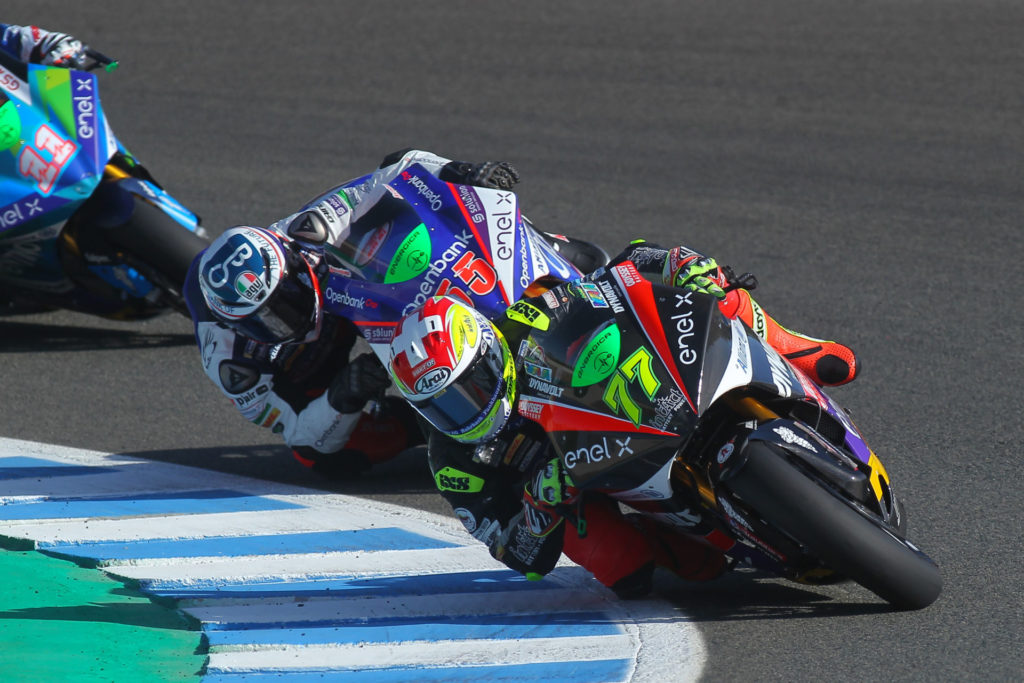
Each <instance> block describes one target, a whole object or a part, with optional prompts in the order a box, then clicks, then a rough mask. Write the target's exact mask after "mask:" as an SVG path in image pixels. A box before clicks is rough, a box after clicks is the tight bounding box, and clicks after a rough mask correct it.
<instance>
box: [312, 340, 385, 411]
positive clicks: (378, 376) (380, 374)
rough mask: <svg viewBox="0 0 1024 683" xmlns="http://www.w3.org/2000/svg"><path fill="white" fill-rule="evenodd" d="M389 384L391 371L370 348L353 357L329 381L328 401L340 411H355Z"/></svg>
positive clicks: (378, 394)
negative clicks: (366, 351) (389, 371)
mask: <svg viewBox="0 0 1024 683" xmlns="http://www.w3.org/2000/svg"><path fill="white" fill-rule="evenodd" d="M390 385H391V375H389V374H388V371H387V370H386V369H384V366H383V365H381V363H380V361H379V360H378V359H377V356H376V355H374V354H373V353H372V352H368V353H364V354H362V355H361V356H356V357H355V358H353V359H352V360H351V361H350V362H349V364H348V365H346V366H345V367H344V368H342V369H341V371H340V372H338V374H337V375H336V376H335V377H334V379H333V380H332V381H331V385H330V386H329V387H328V388H327V402H328V403H329V404H330V405H331V407H332V408H334V409H335V410H337V411H338V412H339V413H356V412H359V411H360V410H362V409H363V406H364V405H366V402H367V401H369V400H370V399H372V398H377V397H379V396H380V395H381V394H383V393H384V391H385V390H386V389H387V388H388V387H389V386H390Z"/></svg>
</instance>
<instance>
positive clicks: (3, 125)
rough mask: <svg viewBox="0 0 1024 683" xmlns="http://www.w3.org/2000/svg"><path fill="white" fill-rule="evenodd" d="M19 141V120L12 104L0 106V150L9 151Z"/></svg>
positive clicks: (6, 103) (7, 103) (15, 108)
mask: <svg viewBox="0 0 1024 683" xmlns="http://www.w3.org/2000/svg"><path fill="white" fill-rule="evenodd" d="M20 140H21V118H20V117H19V116H18V109H17V107H15V106H14V102H4V103H3V104H2V105H0V149H9V148H11V147H13V146H14V145H15V144H17V143H18V142H19V141H20Z"/></svg>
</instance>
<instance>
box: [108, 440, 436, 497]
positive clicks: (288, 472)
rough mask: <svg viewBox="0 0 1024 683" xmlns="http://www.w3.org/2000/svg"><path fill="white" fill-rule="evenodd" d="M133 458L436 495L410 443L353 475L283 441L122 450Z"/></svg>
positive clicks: (355, 490)
mask: <svg viewBox="0 0 1024 683" xmlns="http://www.w3.org/2000/svg"><path fill="white" fill-rule="evenodd" d="M120 454H121V455H127V456H131V457H134V458H142V459H145V460H157V461H161V462H168V463H174V464H177V465H186V466H189V467H199V468H203V469H208V470H214V471H217V472H225V473H228V474H235V475H239V476H244V477H252V478H254V479H262V480H266V481H273V482H278V483H282V484H290V485H294V486H305V487H309V488H314V489H318V490H322V491H328V492H333V493H343V494H348V495H377V496H406V495H413V494H430V495H432V496H437V497H438V498H439V499H440V495H439V494H438V493H437V489H436V488H435V486H434V481H433V478H432V477H431V474H430V469H429V467H428V466H427V458H426V451H425V449H423V448H422V447H421V448H413V449H409V450H406V451H404V452H403V453H401V454H400V455H399V456H398V457H396V458H394V459H392V460H389V461H387V462H384V463H380V464H378V465H375V466H373V467H372V468H371V469H370V470H368V471H366V472H363V473H362V474H359V475H358V476H355V477H351V478H346V479H334V480H331V479H327V478H325V477H323V476H321V475H319V474H316V473H314V472H313V471H311V470H310V469H309V468H307V467H304V466H303V465H301V464H299V463H298V461H296V460H295V459H294V458H293V457H292V455H291V451H290V450H289V449H288V448H287V447H285V446H283V445H282V446H268V445H257V446H211V447H208V448H183V449H179V450H167V449H161V450H157V451H130V452H129V451H125V452H122V453H120Z"/></svg>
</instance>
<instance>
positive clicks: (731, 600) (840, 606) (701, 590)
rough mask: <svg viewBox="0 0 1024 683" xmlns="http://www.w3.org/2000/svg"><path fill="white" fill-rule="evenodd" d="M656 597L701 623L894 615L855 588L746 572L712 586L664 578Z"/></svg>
mask: <svg viewBox="0 0 1024 683" xmlns="http://www.w3.org/2000/svg"><path fill="white" fill-rule="evenodd" d="M655 592H656V594H657V596H658V597H660V598H663V599H665V600H667V601H669V602H671V603H673V604H676V605H678V606H679V607H680V608H681V609H683V610H685V611H686V614H687V615H688V617H689V618H690V619H692V620H693V621H698V622H719V621H721V622H726V621H752V620H760V619H772V620H774V619H820V618H833V617H853V616H864V615H871V614H884V613H888V612H892V611H893V608H892V607H891V606H890V605H888V604H886V603H881V602H860V601H859V600H860V599H863V600H871V599H872V598H874V596H873V595H872V594H871V593H869V592H868V591H867V590H866V589H863V588H860V587H859V586H857V585H856V584H853V583H845V584H839V585H836V586H821V587H810V586H802V585H800V584H797V583H793V582H789V581H786V580H785V579H780V578H776V577H773V576H771V575H768V574H765V573H761V572H753V571H743V570H741V571H736V572H733V573H731V574H727V575H725V576H723V577H722V578H720V579H717V580H715V581H711V582H707V583H695V582H688V581H683V580H681V579H678V578H676V577H674V576H672V575H669V574H667V573H663V572H659V573H658V574H657V575H656V577H655Z"/></svg>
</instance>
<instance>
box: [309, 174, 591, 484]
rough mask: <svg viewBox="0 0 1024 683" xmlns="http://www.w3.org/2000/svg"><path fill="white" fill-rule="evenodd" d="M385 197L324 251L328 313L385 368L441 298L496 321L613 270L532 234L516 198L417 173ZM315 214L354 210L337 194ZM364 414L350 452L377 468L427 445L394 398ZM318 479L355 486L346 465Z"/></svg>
mask: <svg viewBox="0 0 1024 683" xmlns="http://www.w3.org/2000/svg"><path fill="white" fill-rule="evenodd" d="M368 178H369V176H363V177H362V178H356V179H354V180H352V181H349V182H348V183H345V184H344V185H343V186H341V187H348V186H352V185H359V184H360V183H361V182H364V181H365V180H367V179H368ZM387 190H388V192H387V194H386V195H385V196H384V198H383V199H382V200H381V201H379V202H378V203H377V204H375V205H374V208H373V209H371V210H370V211H369V212H368V213H367V214H366V215H365V216H363V217H361V218H360V219H359V220H357V221H355V222H354V223H353V224H352V225H351V227H350V230H349V233H348V235H347V237H346V238H345V240H344V241H343V242H342V243H340V244H337V245H335V246H330V245H329V246H327V247H326V249H327V254H328V263H329V264H330V265H331V268H330V272H329V275H328V279H327V282H326V283H325V285H324V290H323V305H324V308H325V310H327V311H329V312H331V313H333V314H335V315H339V316H342V317H344V318H347V319H348V320H350V321H352V322H353V323H354V324H355V325H356V327H357V329H358V330H359V332H360V334H361V335H362V337H363V339H364V340H365V341H366V342H367V343H368V344H369V346H370V348H371V349H372V350H373V352H374V353H375V354H376V356H377V357H378V358H379V359H380V361H381V363H382V364H384V365H385V366H386V365H387V362H388V354H389V345H390V343H391V340H392V338H393V337H394V331H395V327H396V326H397V325H398V321H399V320H400V319H401V318H402V317H403V316H404V315H405V314H406V313H408V312H409V311H411V310H412V309H413V308H415V307H416V306H419V305H420V304H422V303H423V302H424V301H426V300H427V298H429V297H431V296H434V295H435V294H447V295H449V296H454V297H458V298H459V299H461V300H463V301H465V302H466V303H468V304H470V305H472V306H474V307H476V308H477V309H478V310H480V311H482V312H483V313H484V314H485V315H487V316H492V317H497V316H499V315H501V314H502V313H503V312H504V310H505V309H506V308H507V307H508V306H509V304H511V303H512V302H513V301H516V300H517V299H518V298H520V297H521V296H523V295H524V294H529V293H534V292H538V291H542V290H543V289H545V288H546V287H548V286H550V285H551V284H553V283H555V282H562V281H565V280H571V279H576V278H579V277H581V275H582V274H583V273H584V272H590V271H591V270H594V269H595V268H597V267H599V266H602V265H604V264H606V263H608V260H609V259H608V254H607V253H606V252H605V251H604V249H602V248H601V247H600V246H598V245H597V244H594V243H592V242H589V241H586V240H581V239H576V238H572V237H566V236H564V235H556V234H552V233H547V232H543V231H540V230H537V229H536V228H534V226H533V225H532V223H531V222H530V221H529V219H528V218H526V216H524V215H523V214H522V212H521V211H520V209H519V202H518V198H517V197H516V195H515V193H513V192H511V191H502V190H494V189H488V188H480V187H473V186H469V185H457V184H452V183H447V182H444V181H441V180H438V179H437V178H435V177H434V176H433V175H431V174H430V172H428V171H427V170H426V169H424V168H423V167H422V166H421V165H419V164H413V165H411V166H410V167H409V168H407V169H406V170H405V171H403V172H402V173H401V174H400V175H399V176H398V177H397V178H395V179H393V180H392V181H391V182H389V183H388V185H387ZM325 203H326V204H325ZM314 204H320V205H321V206H325V205H326V206H329V207H331V208H333V210H334V211H336V212H338V213H339V214H343V213H344V212H346V211H347V210H348V209H347V204H345V202H344V200H342V199H341V197H340V195H339V194H338V192H337V190H334V191H330V192H328V193H326V194H325V195H322V196H321V197H319V198H317V199H315V200H314V201H313V202H311V203H310V204H309V205H308V206H307V207H306V208H309V207H310V206H312V205H314ZM367 412H369V413H370V414H371V415H372V416H373V419H367V420H363V421H361V422H360V423H359V425H360V426H359V427H358V428H357V429H356V431H355V433H354V434H353V435H352V438H351V439H350V440H349V442H348V448H350V449H354V450H357V451H361V452H363V453H365V454H367V455H368V456H369V458H370V460H371V462H377V461H383V460H386V459H388V458H390V457H392V455H393V453H394V452H395V451H396V450H401V449H404V448H406V447H409V446H410V445H415V444H418V443H422V442H423V438H422V437H423V435H422V434H421V433H419V432H418V431H417V430H416V427H415V426H414V425H416V424H417V420H416V417H415V413H414V412H413V411H412V408H410V407H409V406H408V405H407V404H406V403H405V402H404V401H403V400H401V399H400V398H398V397H397V396H381V397H379V398H378V399H377V400H375V401H373V402H371V404H370V405H369V407H368V409H367ZM409 430H413V431H411V432H410V431H409ZM317 471H318V472H319V473H320V474H322V475H324V476H327V477H329V478H333V477H335V476H342V477H347V476H350V474H349V470H348V469H347V468H346V467H345V465H344V464H343V463H339V471H338V475H335V473H334V470H333V465H332V464H331V463H327V462H321V463H318V467H317Z"/></svg>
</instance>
